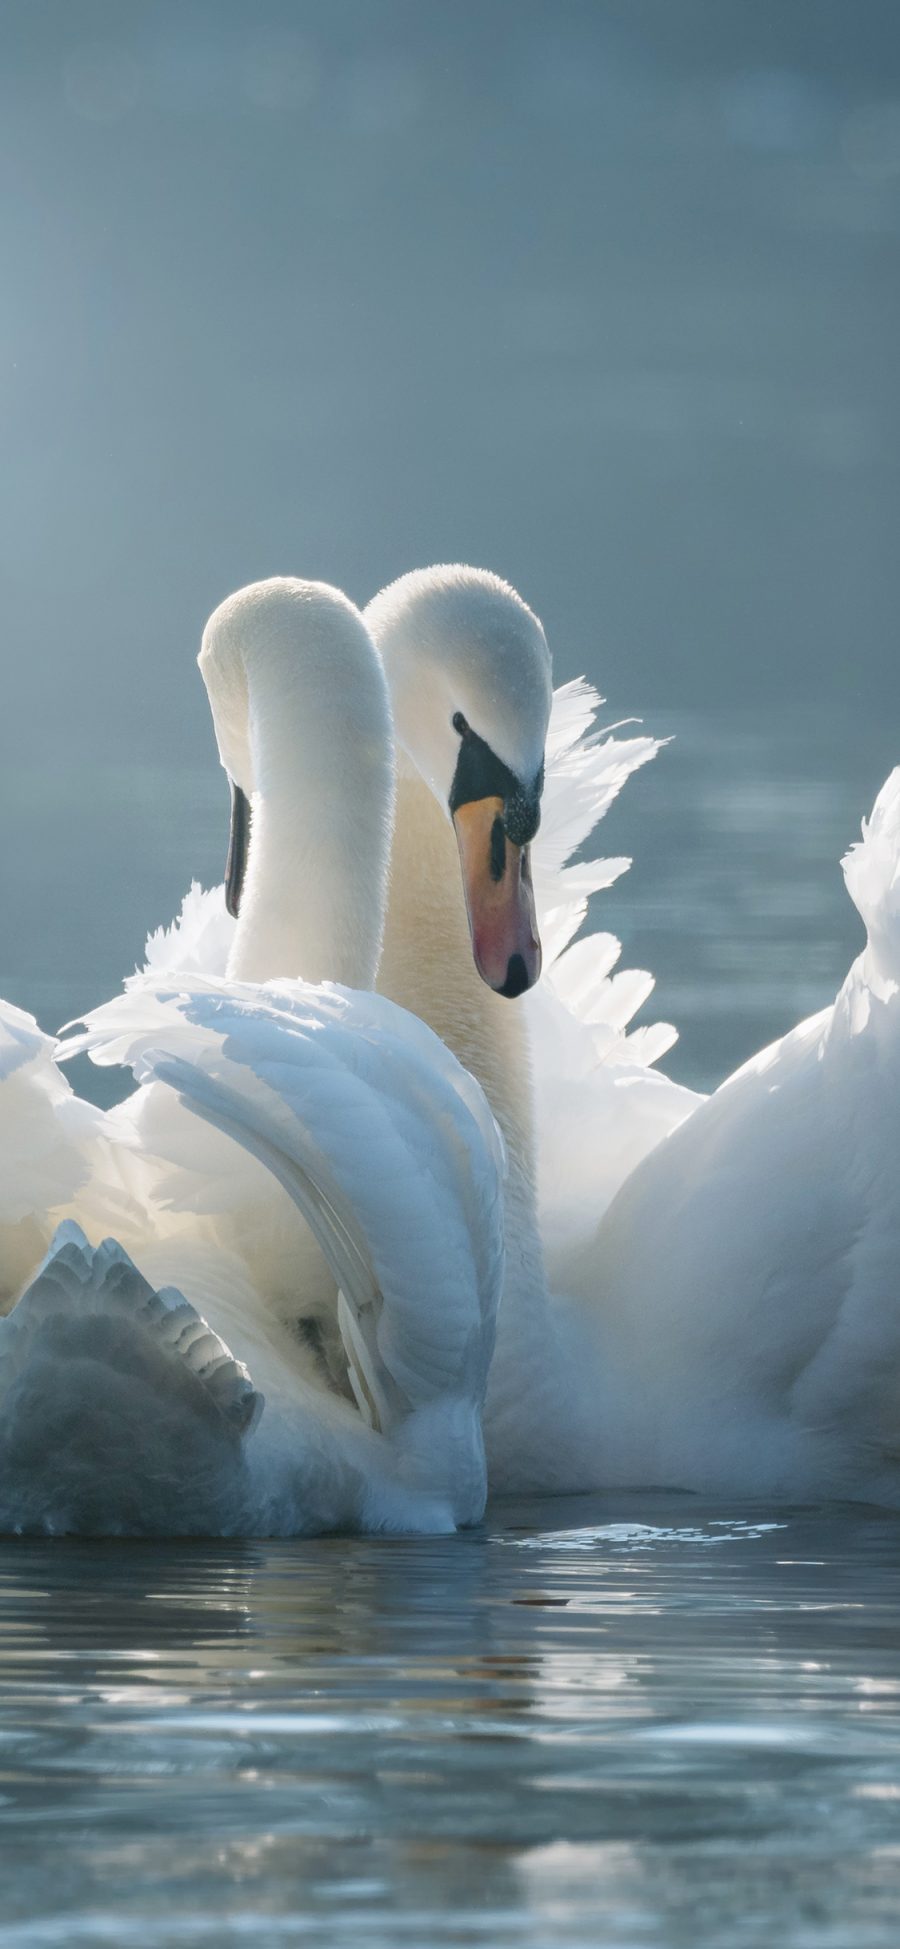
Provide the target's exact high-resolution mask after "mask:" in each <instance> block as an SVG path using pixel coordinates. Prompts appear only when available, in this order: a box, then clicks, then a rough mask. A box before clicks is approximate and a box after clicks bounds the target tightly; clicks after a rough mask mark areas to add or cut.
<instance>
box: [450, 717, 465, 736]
mask: <svg viewBox="0 0 900 1949" xmlns="http://www.w3.org/2000/svg"><path fill="white" fill-rule="evenodd" d="M451 723H452V725H453V729H454V731H458V732H459V735H460V737H461V738H467V737H468V735H469V727H468V724H467V723H466V720H465V718H464V717H463V714H462V711H454V713H453V717H452V719H451Z"/></svg>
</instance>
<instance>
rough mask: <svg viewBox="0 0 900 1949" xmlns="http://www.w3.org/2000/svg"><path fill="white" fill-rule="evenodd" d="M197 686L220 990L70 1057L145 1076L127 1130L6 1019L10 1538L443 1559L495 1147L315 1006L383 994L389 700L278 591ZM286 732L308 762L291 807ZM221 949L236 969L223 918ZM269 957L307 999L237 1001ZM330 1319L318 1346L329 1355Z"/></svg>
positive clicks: (407, 1048) (211, 928)
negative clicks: (209, 805)
mask: <svg viewBox="0 0 900 1949" xmlns="http://www.w3.org/2000/svg"><path fill="white" fill-rule="evenodd" d="M203 660H204V675H205V677H206V680H207V684H208V687H209V688H210V693H211V701H213V707H214V714H215V718H216V725H217V730H218V733H219V737H220V748H221V750H222V755H223V759H224V760H225V762H226V764H227V767H228V770H229V773H230V776H231V777H232V780H233V781H234V784H235V786H236V793H240V795H241V798H242V799H243V800H244V801H246V805H249V807H250V817H249V826H248V821H247V818H246V805H245V806H244V808H243V809H242V811H241V818H240V827H241V831H240V840H241V846H242V848H243V852H244V855H245V856H244V857H243V858H242V859H240V860H239V861H238V862H237V864H236V865H235V866H234V884H235V886H236V887H237V889H238V896H240V894H241V892H242V891H243V889H244V888H246V890H247V894H248V905H247V906H246V907H245V906H244V903H243V900H242V899H240V905H239V914H238V920H237V925H236V927H235V928H234V930H233V933H232V935H231V942H230V949H229V966H230V968H231V977H230V978H227V977H219V978H215V977H210V978H206V977H204V975H203V974H202V973H200V972H197V971H196V970H195V971H193V972H192V973H190V974H188V973H187V972H185V971H184V970H182V971H181V972H180V973H179V974H178V975H177V976H175V975H173V974H172V973H171V971H170V973H169V975H168V976H167V977H164V978H160V976H159V974H154V973H153V972H148V973H146V974H145V975H144V976H143V977H141V978H138V979H136V980H135V981H134V982H133V983H131V984H130V985H129V987H128V989H127V991H126V993H125V994H123V995H122V996H120V997H118V998H116V1000H114V1001H113V1002H111V1003H109V1004H107V1005H106V1006H105V1007H104V1008H101V1009H99V1010H97V1011H94V1013H93V1014H92V1015H91V1016H90V1017H89V1018H87V1026H86V1029H85V1032H84V1033H83V1034H82V1035H80V1036H75V1037H74V1038H70V1039H69V1041H68V1042H67V1043H66V1044H64V1045H62V1047H61V1050H60V1051H59V1053H61V1054H63V1055H65V1054H72V1053H75V1052H76V1051H78V1050H80V1049H84V1048H86V1049H89V1051H90V1053H91V1055H92V1057H93V1059H94V1060H95V1061H101V1062H113V1061H121V1062H127V1063H129V1064H130V1065H131V1067H132V1069H133V1071H134V1073H135V1076H136V1079H137V1081H138V1084H139V1088H138V1090H137V1092H136V1094H135V1095H134V1096H133V1097H131V1098H130V1099H129V1100H128V1101H127V1102H126V1103H125V1104H123V1105H120V1106H119V1107H118V1108H117V1109H116V1110H114V1111H111V1112H108V1113H103V1112H100V1111H97V1110H95V1109H94V1108H93V1106H90V1105H86V1104H82V1103H80V1102H79V1099H78V1098H77V1097H75V1096H74V1095H73V1093H72V1091H71V1089H70V1088H69V1085H68V1083H67V1081H66V1079H65V1077H64V1075H63V1074H62V1073H61V1071H60V1069H59V1067H58V1064H57V1061H56V1054H57V1051H56V1050H55V1049H54V1046H53V1045H52V1044H51V1042H50V1040H49V1038H47V1037H44V1036H42V1035H41V1032H40V1031H39V1030H38V1029H37V1027H36V1025H35V1024H34V1023H33V1022H31V1021H30V1019H29V1018H27V1017H23V1016H22V1014H21V1012H20V1011H16V1010H9V1009H7V1008H5V1007H4V1008H2V1010H0V1129H2V1131H3V1141H4V1143H5V1144H8V1146H9V1150H10V1153H11V1154H14V1155H15V1161H16V1169H15V1171H14V1172H12V1173H10V1174H9V1175H8V1179H7V1183H6V1184H5V1185H4V1188H3V1191H2V1192H0V1249H2V1251H3V1255H4V1256H3V1281H4V1287H5V1291H6V1300H7V1306H9V1304H10V1302H11V1301H12V1300H15V1299H16V1295H17V1290H19V1289H21V1288H22V1287H24V1290H20V1291H19V1296H18V1300H17V1303H16V1304H14V1305H12V1307H11V1310H8V1312H7V1316H6V1318H5V1319H3V1320H2V1321H0V1429H2V1438H0V1523H2V1524H3V1525H4V1526H5V1527H16V1528H35V1527H37V1528H44V1529H50V1530H55V1529H67V1530H72V1529H75V1530H87V1531H89V1532H92V1533H93V1532H96V1531H98V1530H99V1531H107V1532H110V1533H120V1532H122V1531H127V1532H129V1533H131V1532H134V1531H137V1532H141V1533H148V1532H151V1533H159V1532H160V1531H162V1532H165V1533H176V1532H178V1533H188V1532H189V1533H196V1532H197V1531H201V1532H202V1531H208V1532H211V1533H216V1534H218V1533H248V1532H249V1533H266V1534H272V1533H277V1534H287V1533H296V1532H301V1531H306V1532H308V1531H314V1530H319V1529H322V1528H334V1527H354V1528H372V1529H378V1528H400V1529H409V1528H413V1529H427V1530H431V1529H447V1528H452V1527H453V1526H454V1525H455V1524H456V1523H458V1522H471V1521H473V1520H475V1519H477V1516H478V1515H479V1514H480V1512H481V1508H482V1507H483V1502H484V1495H485V1465H484V1449H483V1441H482V1435H481V1403H482V1399H483V1394H484V1388H485V1383H486V1375H487V1369H488V1365H489V1361H490V1354H491V1348H492V1344H493V1335H494V1315H495V1310H496V1304H497V1298H498V1294H499V1288H500V1283H501V1279H502V1261H503V1244H502V1224H501V1216H500V1214H501V1208H502V1197H501V1190H500V1184H501V1175H502V1154H501V1151H500V1148H499V1139H498V1137H497V1133H496V1130H495V1127H494V1124H493V1121H492V1119H491V1117H490V1114H489V1112H488V1111H487V1108H486V1105H485V1103H484V1100H483V1098H482V1097H481V1094H480V1092H479V1091H478V1089H477V1087H476V1085H475V1084H473V1082H472V1081H471V1079H470V1078H469V1077H467V1076H466V1075H465V1074H464V1073H463V1071H462V1070H461V1069H460V1067H459V1065H458V1063H456V1062H455V1060H454V1059H453V1058H452V1056H451V1055H450V1054H449V1053H448V1051H447V1050H445V1049H444V1048H443V1047H442V1045H441V1044H440V1043H439V1042H438V1041H437V1039H436V1038H435V1037H434V1036H433V1035H432V1034H431V1033H430V1032H429V1030H428V1029H427V1028H426V1027H425V1026H424V1025H423V1024H421V1023H419V1022H415V1021H413V1020H411V1018H409V1017H408V1016H406V1015H404V1014H403V1012H402V1011H401V1010H399V1009H397V1008H395V1007H393V1006H392V1005H391V1004H390V1003H389V1002H387V1001H385V1000H383V999H381V998H379V997H376V996H372V995H368V994H366V993H364V992H363V993H360V992H358V991H355V990H354V989H352V988H346V987H345V988H341V987H333V986H330V985H323V984H322V982H321V981H320V980H319V979H318V977H319V973H320V969H321V968H322V967H325V966H327V967H328V969H329V972H330V973H331V974H332V975H336V976H340V975H342V974H344V975H346V974H348V973H349V976H350V978H351V979H352V980H354V981H355V980H358V979H364V978H365V977H366V976H367V974H368V973H369V972H370V971H371V970H372V969H374V966H375V962H376V960H377V956H378V950H379V945H380V932H381V924H382V918H383V903H384V880H385V872H386V862H387V845H388V834H389V831H390V810H391V791H392V765H391V755H390V714H389V709H388V705H387V697H386V691H385V686H384V679H383V675H382V673H381V669H380V666H379V664H378V662H377V659H376V657H375V655H374V651H373V649H372V645H371V641H370V639H369V636H368V633H367V632H366V630H365V627H364V625H363V623H362V621H361V619H360V618H359V616H358V614H357V613H356V612H355V611H354V610H353V609H352V606H351V605H350V604H349V603H347V602H346V600H345V598H343V597H341V596H339V595H338V594H337V592H333V591H329V590H327V589H324V588H323V587H321V586H320V585H309V584H297V583H289V582H285V581H278V582H276V583H274V584H267V585H255V586H254V588H253V589H252V590H249V591H245V592H242V596H241V597H238V598H232V599H230V601H229V603H228V604H227V605H223V610H222V611H221V612H217V616H216V617H214V618H213V619H212V622H211V624H210V626H209V627H208V630H207V633H206V636H205V639H204V650H203ZM304 673H305V674H304ZM338 698H343V700H344V703H345V704H346V706H347V708H346V710H345V711H344V712H342V711H341V710H340V709H338V707H337V703H336V699H338ZM276 699H278V700H280V702H279V705H278V708H276V707H275V700H276ZM320 703H321V709H320V708H319V706H320ZM348 725H349V727H350V732H351V742H350V748H349V749H343V748H342V747H341V746H340V744H339V739H340V737H341V736H342V735H343V733H344V731H346V728H347V726H348ZM288 726H289V727H290V733H291V750H292V751H293V752H294V754H295V755H296V753H297V749H298V747H301V748H302V746H303V745H304V743H305V746H306V748H307V760H308V762H307V765H306V769H305V782H304V777H303V776H301V777H299V778H298V777H296V776H294V775H293V774H292V776H291V780H290V784H289V787H288V785H286V784H285V782H284V779H283V767H282V766H280V764H279V753H280V752H281V751H282V746H281V740H282V738H283V737H284V736H285V735H286V727H288ZM337 776H340V778H341V780H342V784H343V791H344V796H345V801H346V804H345V809H344V811H343V812H342V813H340V815H338V816H332V817H331V818H330V819H326V817H325V814H324V812H323V810H322V807H321V804H320V801H319V792H320V789H321V790H323V789H324V787H325V785H326V782H327V783H328V785H329V787H330V788H331V787H333V782H334V779H335V777H337ZM307 799H311V801H312V805H311V810H310V812H309V817H308V821H307V822H306V823H304V802H305V801H306V800H307ZM236 802H237V803H238V804H240V801H238V800H237V799H236ZM354 807H355V816H354ZM319 827H321V832H320V834H319V836H320V837H321V839H322V850H321V851H316V852H315V855H314V856H313V855H312V854H311V852H310V833H311V832H313V831H317V830H318V828H319ZM234 854H235V845H234V840H233V846H232V857H233V860H234ZM329 877H332V878H333V881H334V884H333V886H332V887H331V889H330V897H329V898H326V897H325V896H326V883H327V881H328V879H329ZM276 888H280V891H281V911H280V913H279V914H278V916H277V918H276V919H274V920H273V919H272V917H271V903H272V896H273V893H274V891H275V889H276ZM338 896H340V897H338ZM201 904H202V903H201ZM266 926H269V929H270V932H269V935H268V937H265V934H264V930H265V928H266ZM203 930H205V935H206V939H207V941H208V942H209V943H212V942H213V941H216V942H219V943H221V942H222V941H223V940H224V939H225V938H226V937H227V934H228V932H229V930H228V929H227V928H226V927H225V925H224V921H223V916H222V914H221V909H220V908H219V909H216V910H214V909H213V908H212V907H210V906H208V907H207V908H205V909H204V911H203V929H202V930H201V931H203ZM260 932H262V933H263V936H264V938H263V946H264V948H265V952H266V955H269V954H271V955H275V956H278V957H279V958H281V957H285V961H286V966H287V969H288V971H289V972H290V973H292V974H295V975H296V976H297V977H298V978H297V979H295V980H288V981H284V982H282V983H278V984H269V985H267V986H266V987H260V986H259V985H258V984H257V983H256V982H255V981H248V980H246V979H239V978H237V976H236V975H235V973H234V970H235V967H236V966H237V967H238V968H243V969H244V970H245V971H246V970H247V968H248V967H249V968H251V969H252V966H253V960H254V955H255V954H256V953H257V952H258V951H259V949H258V935H259V933H260ZM196 942H197V931H196V929H195V930H194V947H195V951H196ZM182 946H184V942H183V941H182ZM156 951H157V955H158V957H162V956H164V947H163V944H162V942H160V941H157V943H156ZM287 957H290V958H289V959H288V958H287ZM307 966H309V967H311V968H312V969H313V970H314V972H315V976H316V980H315V981H314V982H310V981H309V980H304V979H302V978H301V977H303V976H304V975H305V974H306V971H307ZM73 1221H78V1222H77V1223H75V1222H73ZM323 1269H324V1271H323ZM308 1279H311V1280H312V1282H313V1286H314V1287H316V1282H317V1281H318V1286H317V1289H316V1292H315V1293H314V1295H313V1302H312V1304H311V1303H310V1295H309V1293H308V1291H307V1280H308ZM323 1295H324V1297H323ZM329 1303H330V1307H331V1312H330V1314H329V1313H328V1312H327V1308H328V1305H329ZM316 1304H321V1305H322V1306H323V1307H325V1309H326V1318H325V1324H326V1325H327V1327H328V1329H329V1333H330V1338H329V1337H328V1335H326V1334H325V1333H324V1332H318V1333H317V1332H315V1331H311V1330H310V1329H311V1328H314V1327H315V1325H316V1318H315V1306H316ZM337 1347H340V1348H341V1349H342V1353H343V1374H342V1375H341V1376H340V1377H336V1374H335V1371H334V1364H333V1363H334V1361H335V1358H336V1352H335V1349H336V1348H337ZM339 1380H342V1381H343V1385H340V1384H339Z"/></svg>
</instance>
